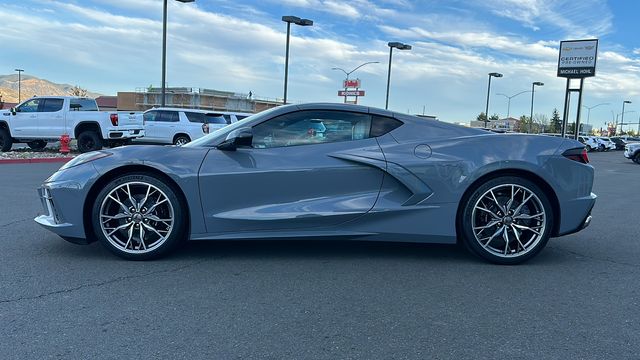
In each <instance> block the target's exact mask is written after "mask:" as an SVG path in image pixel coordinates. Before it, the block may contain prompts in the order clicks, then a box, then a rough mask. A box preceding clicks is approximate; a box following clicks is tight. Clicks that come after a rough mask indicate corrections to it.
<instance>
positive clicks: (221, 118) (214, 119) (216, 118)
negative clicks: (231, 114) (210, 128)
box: [207, 113, 227, 125]
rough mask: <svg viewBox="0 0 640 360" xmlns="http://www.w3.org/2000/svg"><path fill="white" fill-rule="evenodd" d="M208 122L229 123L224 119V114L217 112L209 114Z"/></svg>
mask: <svg viewBox="0 0 640 360" xmlns="http://www.w3.org/2000/svg"><path fill="white" fill-rule="evenodd" d="M207 122H208V123H209V124H223V125H227V120H225V119H224V116H222V114H215V113H209V114H207Z"/></svg>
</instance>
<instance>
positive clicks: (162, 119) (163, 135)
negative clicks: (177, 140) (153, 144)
mask: <svg viewBox="0 0 640 360" xmlns="http://www.w3.org/2000/svg"><path fill="white" fill-rule="evenodd" d="M155 120H156V121H155V129H154V136H155V138H156V141H157V142H161V143H163V144H173V137H174V136H175V135H176V133H177V125H178V122H179V121H180V116H179V115H178V112H177V111H172V110H161V111H158V115H157V116H156V119H155Z"/></svg>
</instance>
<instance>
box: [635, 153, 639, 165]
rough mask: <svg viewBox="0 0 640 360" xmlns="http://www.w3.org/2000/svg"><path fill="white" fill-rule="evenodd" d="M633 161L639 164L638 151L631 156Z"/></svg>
mask: <svg viewBox="0 0 640 360" xmlns="http://www.w3.org/2000/svg"><path fill="white" fill-rule="evenodd" d="M633 162H634V163H636V164H640V152H637V153H636V155H635V156H634V157H633Z"/></svg>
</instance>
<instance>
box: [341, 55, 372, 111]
mask: <svg viewBox="0 0 640 360" xmlns="http://www.w3.org/2000/svg"><path fill="white" fill-rule="evenodd" d="M369 64H380V61H368V62H366V63H363V64H360V65H358V66H357V67H356V68H355V69H353V70H351V71H346V70H345V69H343V68H339V67H333V68H331V70H340V71H342V72H343V73H344V74H345V75H346V76H347V77H346V79H345V81H349V75H351V74H352V73H353V72H354V71H356V70H358V69H360V68H361V67H363V66H365V65H369ZM345 84H346V83H345ZM344 91H345V92H346V91H347V88H346V87H345V88H344ZM344 103H345V104H346V103H347V95H346V94H345V95H344Z"/></svg>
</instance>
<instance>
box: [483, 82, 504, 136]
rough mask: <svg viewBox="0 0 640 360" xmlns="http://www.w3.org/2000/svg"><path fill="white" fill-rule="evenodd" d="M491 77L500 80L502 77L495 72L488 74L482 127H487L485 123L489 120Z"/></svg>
mask: <svg viewBox="0 0 640 360" xmlns="http://www.w3.org/2000/svg"><path fill="white" fill-rule="evenodd" d="M492 77H497V78H500V77H502V74H500V73H497V72H492V73H489V86H487V107H486V108H485V110H484V127H485V128H486V127H487V121H488V120H489V94H490V93H491V78H492Z"/></svg>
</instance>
